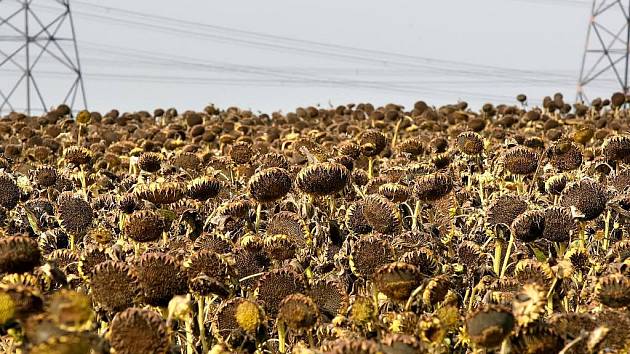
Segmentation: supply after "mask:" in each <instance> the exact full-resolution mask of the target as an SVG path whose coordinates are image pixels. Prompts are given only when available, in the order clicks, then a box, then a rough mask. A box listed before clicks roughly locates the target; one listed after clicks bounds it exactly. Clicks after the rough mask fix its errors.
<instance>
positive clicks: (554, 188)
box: [545, 174, 567, 196]
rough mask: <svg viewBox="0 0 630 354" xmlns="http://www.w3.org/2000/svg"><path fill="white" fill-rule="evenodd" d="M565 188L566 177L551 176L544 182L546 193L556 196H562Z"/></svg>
mask: <svg viewBox="0 0 630 354" xmlns="http://www.w3.org/2000/svg"><path fill="white" fill-rule="evenodd" d="M566 186H567V176H565V175H563V174H561V175H553V176H551V177H549V178H548V179H547V181H545V190H546V191H547V193H549V194H551V195H554V196H558V195H560V194H562V191H563V190H564V188H565V187H566Z"/></svg>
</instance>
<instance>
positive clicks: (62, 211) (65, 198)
mask: <svg viewBox="0 0 630 354" xmlns="http://www.w3.org/2000/svg"><path fill="white" fill-rule="evenodd" d="M57 214H58V216H59V219H60V221H61V226H63V228H64V229H65V230H66V231H68V232H69V233H72V234H82V233H83V232H85V231H87V229H88V228H89V227H90V226H91V225H92V220H94V211H93V210H92V206H91V205H90V203H88V202H87V201H86V200H85V199H83V198H82V197H81V196H79V195H77V194H74V193H72V192H63V193H61V194H60V195H59V197H58V198H57Z"/></svg>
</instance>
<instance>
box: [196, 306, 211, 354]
mask: <svg viewBox="0 0 630 354" xmlns="http://www.w3.org/2000/svg"><path fill="white" fill-rule="evenodd" d="M204 300H205V298H204V297H203V296H199V298H198V299H197V324H198V326H199V339H200V340H201V347H202V348H203V353H207V352H208V341H207V340H206V328H205V316H204V310H205V301H204Z"/></svg>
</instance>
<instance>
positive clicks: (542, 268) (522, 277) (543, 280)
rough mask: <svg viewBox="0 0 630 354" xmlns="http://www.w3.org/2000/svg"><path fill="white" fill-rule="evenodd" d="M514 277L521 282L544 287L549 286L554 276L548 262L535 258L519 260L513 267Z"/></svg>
mask: <svg viewBox="0 0 630 354" xmlns="http://www.w3.org/2000/svg"><path fill="white" fill-rule="evenodd" d="M514 277H515V279H516V280H517V281H519V282H521V283H522V284H525V283H536V284H538V285H541V286H543V287H545V288H547V287H549V286H550V285H551V282H552V281H553V279H554V278H555V276H554V274H553V271H552V270H551V267H550V266H549V264H547V263H542V262H539V261H538V260H535V259H523V260H520V261H519V262H518V263H517V264H516V267H515V269H514Z"/></svg>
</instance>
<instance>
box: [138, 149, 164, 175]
mask: <svg viewBox="0 0 630 354" xmlns="http://www.w3.org/2000/svg"><path fill="white" fill-rule="evenodd" d="M163 161H164V156H162V154H161V153H159V152H143V153H141V154H140V156H139V157H138V167H140V169H141V170H142V171H146V172H151V173H153V172H157V171H159V170H160V168H162V162H163Z"/></svg>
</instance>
